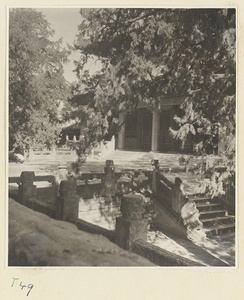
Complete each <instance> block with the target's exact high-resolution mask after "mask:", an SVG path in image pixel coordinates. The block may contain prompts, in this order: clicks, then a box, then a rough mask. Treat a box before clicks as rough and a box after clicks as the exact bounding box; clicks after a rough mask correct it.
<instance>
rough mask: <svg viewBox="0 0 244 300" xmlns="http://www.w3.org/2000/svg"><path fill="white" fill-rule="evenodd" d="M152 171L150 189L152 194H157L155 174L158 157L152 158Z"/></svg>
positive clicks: (157, 170) (156, 172)
mask: <svg viewBox="0 0 244 300" xmlns="http://www.w3.org/2000/svg"><path fill="white" fill-rule="evenodd" d="M152 166H153V173H152V191H153V194H154V195H157V192H158V191H157V185H158V184H157V177H158V176H157V175H158V172H159V161H158V159H153V160H152Z"/></svg>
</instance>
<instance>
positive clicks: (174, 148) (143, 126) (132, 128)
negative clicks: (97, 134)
mask: <svg viewBox="0 0 244 300" xmlns="http://www.w3.org/2000/svg"><path fill="white" fill-rule="evenodd" d="M183 101H184V97H168V98H164V99H163V100H162V102H161V104H160V107H150V106H148V105H147V104H145V103H140V104H139V105H138V108H137V109H136V110H135V112H134V113H133V114H131V115H129V116H126V117H125V116H124V115H123V114H120V123H123V122H124V125H123V126H122V128H121V130H120V132H119V134H118V149H120V150H135V151H154V152H169V153H175V152H182V151H184V152H188V153H190V152H192V143H191V141H190V139H189V140H188V141H187V142H186V144H185V147H184V150H182V149H181V145H180V142H179V141H177V140H175V139H173V138H172V137H171V136H170V133H169V128H170V127H171V128H172V129H177V124H176V123H175V121H174V119H173V116H174V115H179V113H180V104H181V103H182V102H183Z"/></svg>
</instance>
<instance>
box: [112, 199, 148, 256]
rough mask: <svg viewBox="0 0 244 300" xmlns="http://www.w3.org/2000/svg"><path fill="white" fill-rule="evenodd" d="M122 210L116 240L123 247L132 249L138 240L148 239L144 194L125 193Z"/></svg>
mask: <svg viewBox="0 0 244 300" xmlns="http://www.w3.org/2000/svg"><path fill="white" fill-rule="evenodd" d="M120 210H121V213H122V216H121V217H118V218H116V228H115V242H116V244H117V245H118V246H120V247H121V248H123V249H125V250H129V251H132V250H133V243H134V242H135V241H136V240H143V241H146V240H147V219H145V218H144V212H145V203H144V199H143V197H142V195H139V194H127V195H125V196H124V197H123V198H122V201H121V208H120Z"/></svg>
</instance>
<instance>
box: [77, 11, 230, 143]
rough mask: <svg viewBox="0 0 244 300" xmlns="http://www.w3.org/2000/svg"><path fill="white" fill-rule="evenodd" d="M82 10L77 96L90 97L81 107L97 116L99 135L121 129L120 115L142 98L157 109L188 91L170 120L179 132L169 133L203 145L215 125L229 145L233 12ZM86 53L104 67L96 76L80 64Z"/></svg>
mask: <svg viewBox="0 0 244 300" xmlns="http://www.w3.org/2000/svg"><path fill="white" fill-rule="evenodd" d="M81 15H82V17H83V21H82V23H81V24H80V26H79V34H78V36H77V40H76V41H75V45H74V47H75V49H76V50H80V51H81V59H80V61H77V62H76V64H77V67H76V73H77V77H78V80H79V82H78V84H77V86H75V87H74V93H75V94H79V93H83V94H86V95H87V94H89V95H90V96H91V97H90V101H89V102H88V103H87V104H86V106H85V107H84V106H83V107H82V109H81V110H82V112H83V113H84V112H85V113H87V115H90V116H91V117H90V118H93V116H94V115H95V116H96V118H97V122H96V124H97V127H96V126H94V127H93V129H94V131H96V130H98V129H99V132H100V134H99V137H100V138H101V136H102V135H103V134H105V133H107V132H109V131H110V132H111V131H112V132H116V131H118V130H119V128H120V125H121V124H120V123H119V122H118V117H117V116H118V114H119V113H120V112H124V113H125V114H130V113H131V112H132V111H133V110H134V109H135V108H136V107H137V105H138V103H139V102H140V101H143V102H146V103H147V104H148V105H151V106H156V107H159V108H160V105H161V101H163V98H164V97H165V96H169V95H174V96H188V98H187V101H186V102H185V103H184V104H183V106H182V109H183V111H185V114H184V115H183V116H178V117H177V116H176V117H175V121H176V122H177V123H178V125H179V130H178V131H173V130H171V134H172V135H173V136H174V137H175V138H178V139H180V140H182V142H183V144H184V142H185V139H186V137H187V135H189V134H190V135H192V136H193V137H194V139H195V144H196V145H198V146H199V145H200V144H202V148H204V147H205V148H207V145H213V144H214V143H215V141H214V140H215V138H216V126H218V127H219V129H218V135H219V137H220V138H221V139H222V138H223V137H225V138H226V139H225V140H224V141H225V142H226V143H227V140H228V139H229V140H233V139H234V137H235V10H234V9H142V8H139V9H138V8H136V9H135V8H113V9H111V8H109V9H108V8H104V9H97V8H92V9H86V8H85V9H82V10H81ZM91 57H93V58H94V57H95V58H96V59H97V60H99V61H100V65H101V67H100V69H99V70H97V72H95V73H93V74H91V73H89V71H87V70H85V68H84V67H85V65H86V63H87V61H88V60H89V59H90V58H91ZM79 111H80V107H79V106H77V110H76V117H78V118H79ZM91 111H93V113H94V114H92V113H91ZM88 119H89V117H88ZM98 119H99V120H100V121H98ZM89 134H91V135H92V133H91V132H90V133H89ZM93 135H94V133H93ZM97 137H98V136H94V138H97ZM228 144H230V143H229V142H228ZM199 149H200V148H199Z"/></svg>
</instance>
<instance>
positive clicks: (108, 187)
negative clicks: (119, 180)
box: [104, 160, 115, 198]
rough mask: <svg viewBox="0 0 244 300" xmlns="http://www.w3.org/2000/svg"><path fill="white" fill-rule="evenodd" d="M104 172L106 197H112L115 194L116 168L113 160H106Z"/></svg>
mask: <svg viewBox="0 0 244 300" xmlns="http://www.w3.org/2000/svg"><path fill="white" fill-rule="evenodd" d="M104 172H105V178H104V188H105V193H104V194H105V197H106V198H111V197H113V196H115V168H114V162H113V160H106V165H105V168H104Z"/></svg>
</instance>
